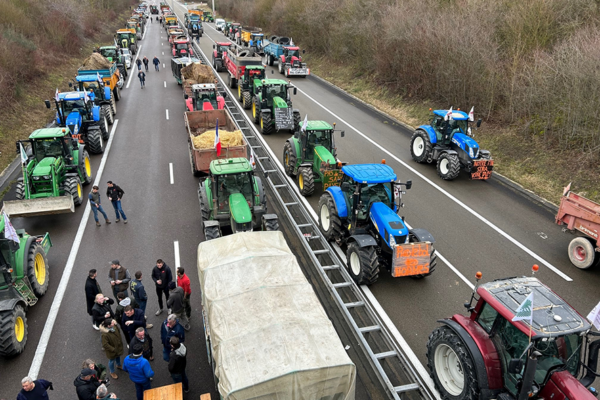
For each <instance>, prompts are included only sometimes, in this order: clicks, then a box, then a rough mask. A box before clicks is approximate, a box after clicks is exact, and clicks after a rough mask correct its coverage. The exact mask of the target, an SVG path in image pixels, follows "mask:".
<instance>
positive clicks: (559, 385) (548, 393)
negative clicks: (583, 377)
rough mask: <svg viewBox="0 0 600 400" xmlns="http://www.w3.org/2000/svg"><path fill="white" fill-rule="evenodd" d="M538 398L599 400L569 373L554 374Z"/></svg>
mask: <svg viewBox="0 0 600 400" xmlns="http://www.w3.org/2000/svg"><path fill="white" fill-rule="evenodd" d="M538 397H543V398H545V399H552V400H566V399H569V400H598V399H597V398H596V396H594V395H593V394H592V393H591V392H590V391H589V390H588V389H587V388H586V387H585V386H583V385H582V384H581V383H580V382H579V381H578V380H577V379H576V378H575V377H574V376H573V375H571V374H570V373H569V371H560V372H555V373H553V374H552V376H551V377H550V379H549V380H548V383H546V386H544V388H543V389H542V390H541V392H540V393H539V395H538Z"/></svg>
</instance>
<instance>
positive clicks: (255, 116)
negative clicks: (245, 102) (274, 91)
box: [252, 97, 260, 124]
mask: <svg viewBox="0 0 600 400" xmlns="http://www.w3.org/2000/svg"><path fill="white" fill-rule="evenodd" d="M252 120H253V121H254V123H255V124H258V123H259V122H260V104H258V98H257V97H255V98H254V100H253V101H252Z"/></svg>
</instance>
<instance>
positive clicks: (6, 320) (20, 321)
mask: <svg viewBox="0 0 600 400" xmlns="http://www.w3.org/2000/svg"><path fill="white" fill-rule="evenodd" d="M25 343H27V317H26V315H25V309H24V308H23V306H22V305H20V304H17V305H16V306H15V308H13V309H12V310H6V311H2V312H0V356H5V357H11V356H16V355H17V354H21V353H22V352H23V350H24V349H25Z"/></svg>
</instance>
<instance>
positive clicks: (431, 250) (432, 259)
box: [408, 235, 437, 279]
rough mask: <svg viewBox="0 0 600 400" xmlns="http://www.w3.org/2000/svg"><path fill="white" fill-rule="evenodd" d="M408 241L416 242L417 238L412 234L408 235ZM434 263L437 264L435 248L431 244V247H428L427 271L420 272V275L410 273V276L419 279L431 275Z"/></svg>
mask: <svg viewBox="0 0 600 400" xmlns="http://www.w3.org/2000/svg"><path fill="white" fill-rule="evenodd" d="M408 241H409V242H410V243H418V242H419V239H417V238H416V237H415V236H413V235H409V237H408ZM436 265H437V254H436V253H435V249H434V248H433V244H432V245H431V247H430V248H429V272H428V273H426V274H421V275H412V276H411V278H413V279H421V278H425V277H426V276H429V275H431V274H432V273H433V271H434V270H435V266H436Z"/></svg>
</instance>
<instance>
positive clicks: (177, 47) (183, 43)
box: [171, 38, 194, 57]
mask: <svg viewBox="0 0 600 400" xmlns="http://www.w3.org/2000/svg"><path fill="white" fill-rule="evenodd" d="M171 51H172V52H173V57H188V56H193V55H194V49H193V48H192V44H191V43H190V41H189V40H188V39H187V38H186V39H176V40H173V43H172V44H171Z"/></svg>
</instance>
